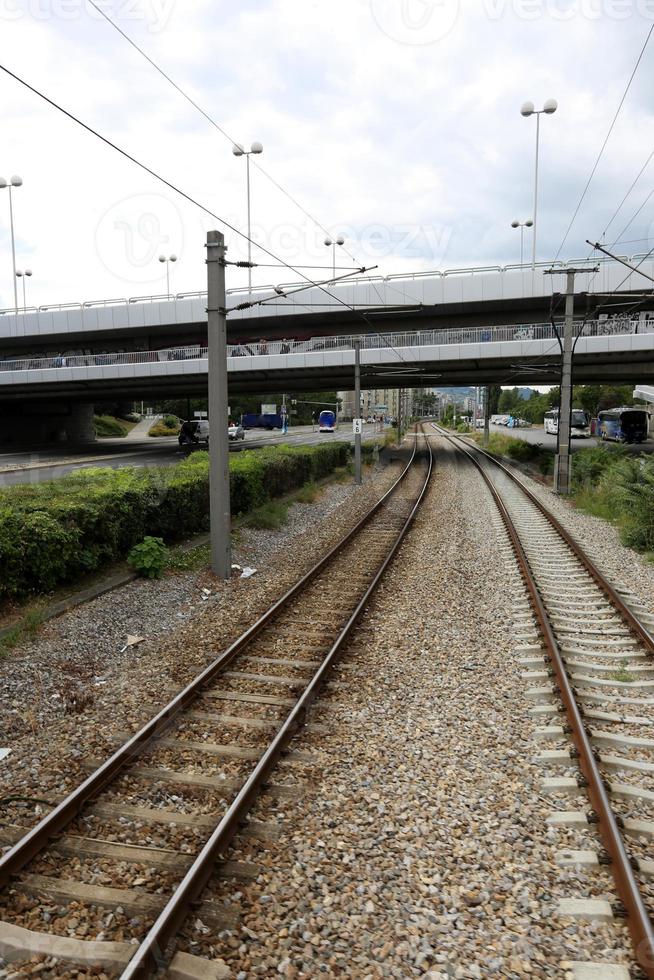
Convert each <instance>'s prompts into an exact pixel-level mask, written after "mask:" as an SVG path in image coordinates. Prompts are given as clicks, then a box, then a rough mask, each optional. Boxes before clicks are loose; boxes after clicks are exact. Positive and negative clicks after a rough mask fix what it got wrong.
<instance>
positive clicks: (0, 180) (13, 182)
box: [0, 174, 23, 313]
mask: <svg viewBox="0 0 654 980" xmlns="http://www.w3.org/2000/svg"><path fill="white" fill-rule="evenodd" d="M22 183H23V178H22V177H16V175H15V174H14V176H13V177H12V178H11V179H10V180H9V182H7V181H6V180H5V179H4V177H0V190H3V189H4V188H5V187H8V188H9V226H10V228H11V261H12V266H13V270H14V309H15V310H16V313H18V286H17V284H16V245H15V243H14V207H13V203H12V199H11V188H12V187H20V186H21V184H22Z"/></svg>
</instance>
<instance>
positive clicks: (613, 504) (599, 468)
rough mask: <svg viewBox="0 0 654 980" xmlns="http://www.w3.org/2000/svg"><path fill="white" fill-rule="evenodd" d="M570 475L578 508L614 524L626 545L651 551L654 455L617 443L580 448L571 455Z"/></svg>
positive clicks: (652, 537) (653, 514)
mask: <svg viewBox="0 0 654 980" xmlns="http://www.w3.org/2000/svg"><path fill="white" fill-rule="evenodd" d="M577 456H581V457H582V459H581V460H580V461H579V462H577V461H576V457H577ZM575 464H576V465H575ZM573 475H574V479H575V487H576V491H575V497H574V499H575V503H576V505H577V506H578V507H579V508H580V509H582V510H584V511H586V512H587V513H590V514H593V515H594V516H596V517H602V518H604V519H605V520H609V521H612V522H614V523H615V524H617V526H618V528H619V531H620V537H621V540H622V542H623V544H625V545H627V546H628V547H630V548H634V549H636V550H637V551H649V552H651V551H654V458H652V457H651V456H631V455H629V454H628V453H627V452H626V451H625V450H624V449H621V448H619V447H603V446H600V447H597V449H584V450H582V451H581V452H579V453H575V456H574V457H573Z"/></svg>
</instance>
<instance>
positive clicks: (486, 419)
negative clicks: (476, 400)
mask: <svg viewBox="0 0 654 980" xmlns="http://www.w3.org/2000/svg"><path fill="white" fill-rule="evenodd" d="M489 404H490V389H489V387H488V385H486V387H485V388H484V446H488V442H489V440H490V411H489Z"/></svg>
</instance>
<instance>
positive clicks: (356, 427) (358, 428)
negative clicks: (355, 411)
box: [352, 419, 363, 436]
mask: <svg viewBox="0 0 654 980" xmlns="http://www.w3.org/2000/svg"><path fill="white" fill-rule="evenodd" d="M352 432H353V433H354V435H355V436H360V435H361V433H362V432H363V419H352Z"/></svg>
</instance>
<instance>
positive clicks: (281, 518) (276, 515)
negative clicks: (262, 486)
mask: <svg viewBox="0 0 654 980" xmlns="http://www.w3.org/2000/svg"><path fill="white" fill-rule="evenodd" d="M287 520H288V504H281V503H278V502H277V501H274V500H271V501H269V502H268V503H267V504H264V505H263V507H258V508H257V510H255V511H253V512H252V514H251V515H250V517H249V519H248V524H249V525H250V527H255V528H258V529H263V530H267V531H277V530H279V528H280V527H282V526H283V525H284V524H286V522H287Z"/></svg>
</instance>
